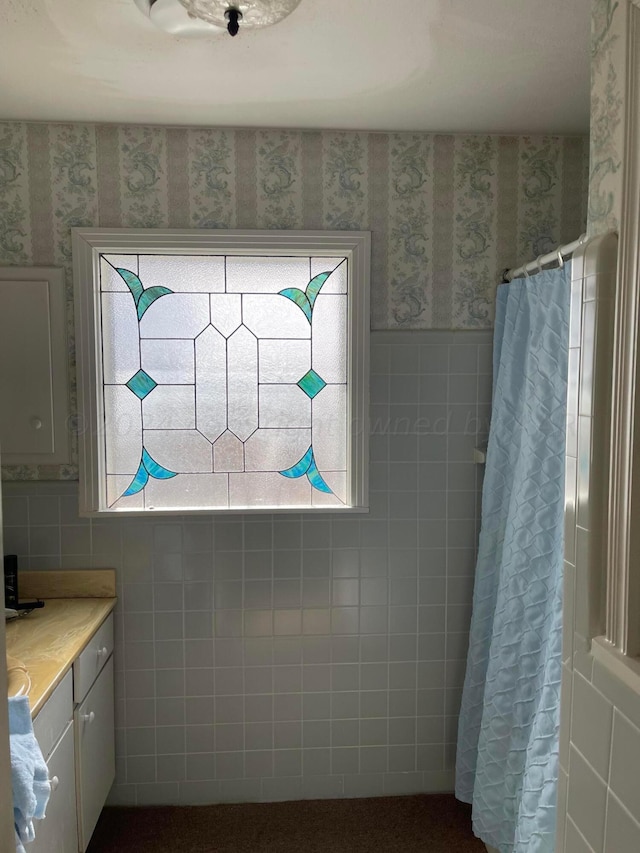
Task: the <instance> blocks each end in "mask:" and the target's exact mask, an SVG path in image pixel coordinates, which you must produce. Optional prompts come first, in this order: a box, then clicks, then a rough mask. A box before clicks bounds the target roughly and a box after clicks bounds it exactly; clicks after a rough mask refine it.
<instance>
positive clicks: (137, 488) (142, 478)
mask: <svg viewBox="0 0 640 853" xmlns="http://www.w3.org/2000/svg"><path fill="white" fill-rule="evenodd" d="M148 482H149V474H148V472H147V469H146V468H145V467H144V465H143V463H142V462H141V463H140V467H139V468H138V471H137V473H136V476H135V477H134V478H133V480H132V481H131V484H130V486H129V488H128V489H127V491H126V492H125V493H124V494H123V495H122V497H123V498H128V497H129V495H137V494H138V492H141V491H142V490H143V489H144V487H145V486H146V485H147V483H148Z"/></svg>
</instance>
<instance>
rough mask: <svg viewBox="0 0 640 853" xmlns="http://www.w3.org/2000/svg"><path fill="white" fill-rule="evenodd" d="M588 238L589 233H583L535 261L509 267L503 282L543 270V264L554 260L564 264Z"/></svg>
mask: <svg viewBox="0 0 640 853" xmlns="http://www.w3.org/2000/svg"><path fill="white" fill-rule="evenodd" d="M586 239H587V235H586V234H581V235H580V237H578V239H577V240H574V241H573V243H567V245H566V246H560V248H558V249H554V251H553V252H549V253H548V254H546V255H540V256H539V257H537V258H536V259H535V261H529V263H528V264H523V266H521V267H516V268H515V269H508V268H507V269H506V270H505V271H504V273H503V275H502V283H503V284H509V283H510V282H511V281H513V279H514V278H518V277H519V276H521V275H524V276H528V275H529V272H530V271H531V272H534V271H535V272H542V267H543V266H545V265H546V264H550V263H552V262H554V261H555V262H557V264H558V266H562V265H563V264H564V262H565V260H567V258H568V257H569V256H570V255H572V254H573V253H574V252H575V250H576V249H577V248H578V247H579V246H582V244H583V243H584V242H585V240H586Z"/></svg>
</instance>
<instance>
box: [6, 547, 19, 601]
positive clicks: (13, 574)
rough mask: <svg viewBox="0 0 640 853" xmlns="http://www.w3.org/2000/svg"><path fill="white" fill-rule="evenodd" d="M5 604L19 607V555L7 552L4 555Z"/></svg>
mask: <svg viewBox="0 0 640 853" xmlns="http://www.w3.org/2000/svg"><path fill="white" fill-rule="evenodd" d="M4 606H5V607H10V608H11V609H12V610H17V609H18V557H17V555H16V554H5V557H4Z"/></svg>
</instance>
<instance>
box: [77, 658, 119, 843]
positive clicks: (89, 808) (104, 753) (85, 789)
mask: <svg viewBox="0 0 640 853" xmlns="http://www.w3.org/2000/svg"><path fill="white" fill-rule="evenodd" d="M74 720H75V729H76V781H77V788H78V835H79V841H80V848H79V849H80V850H81V851H84V850H86V848H87V845H88V844H89V840H90V839H91V834H92V833H93V830H94V829H95V826H96V823H97V822H98V818H99V817H100V812H101V811H102V807H103V806H104V804H105V801H106V799H107V795H108V793H109V790H110V788H111V785H112V784H113V780H114V778H115V775H116V760H115V731H114V714H113V655H112V656H111V657H110V658H109V660H108V661H107V663H106V664H105V667H104V669H103V670H102V672H101V673H100V675H99V676H98V678H97V679H96V681H95V683H94V685H93V687H92V688H91V690H90V691H89V692H88V694H87V698H86V699H85V700H84V702H83V703H82V704H81V705H79V706H78V707H77V708H76V711H75V714H74Z"/></svg>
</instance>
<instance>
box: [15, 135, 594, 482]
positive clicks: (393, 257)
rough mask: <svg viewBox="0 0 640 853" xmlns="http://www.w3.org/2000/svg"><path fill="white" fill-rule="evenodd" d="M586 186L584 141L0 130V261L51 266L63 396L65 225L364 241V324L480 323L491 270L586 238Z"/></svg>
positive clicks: (486, 321)
mask: <svg viewBox="0 0 640 853" xmlns="http://www.w3.org/2000/svg"><path fill="white" fill-rule="evenodd" d="M587 175H588V140H587V138H586V137H557V136H545V137H533V136H523V137H513V136H489V135H455V136H454V135H439V134H428V133H358V132H352V133H345V132H325V131H318V132H311V131H304V132H299V131H284V130H228V129H214V128H202V129H197V128H168V127H166V128H165V127H137V126H114V125H84V124H37V123H15V122H0V265H30V264H41V265H59V266H62V267H64V268H65V270H66V274H67V286H68V336H69V347H70V356H69V360H70V363H69V369H70V375H71V385H72V388H73V387H74V373H75V371H74V363H73V362H74V356H73V338H74V335H73V304H72V276H71V260H72V259H71V239H70V228H71V227H72V226H115V227H148V228H154V227H174V228H297V229H338V230H358V229H364V230H371V231H372V280H371V297H372V318H371V320H372V328H374V329H478V328H486V327H490V326H491V323H492V318H493V294H494V291H495V286H496V283H497V282H498V281H499V280H500V277H501V272H502V270H503V269H504V268H505V267H508V266H514V265H516V264H519V263H521V262H523V261H525V260H529V259H531V258H535V257H537V256H538V255H540V254H542V253H544V252H547V251H549V250H551V249H552V248H554V247H555V246H557V245H558V244H561V243H564V242H568V241H571V240H573V239H575V238H576V237H577V236H578V235H579V234H580V233H582V231H583V230H584V228H585V223H586V213H587ZM592 186H593V184H592ZM72 411H73V400H72ZM3 473H4V476H5V477H12V478H17V477H19V478H21V479H22V478H24V477H29V478H34V477H51V476H55V477H59V476H62V477H74V476H76V475H77V470H76V469H75V466H71V467H70V468H69V469H63V470H62V471H59V470H56V471H50V470H48V469H44V468H43V469H42V470H38V469H37V468H34V467H31V466H30V467H29V468H26V469H22V468H21V469H20V470H15V469H13V468H8V467H6V468H5V469H3Z"/></svg>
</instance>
